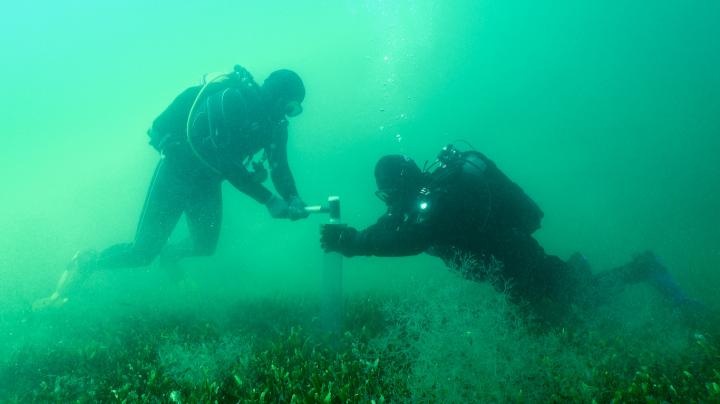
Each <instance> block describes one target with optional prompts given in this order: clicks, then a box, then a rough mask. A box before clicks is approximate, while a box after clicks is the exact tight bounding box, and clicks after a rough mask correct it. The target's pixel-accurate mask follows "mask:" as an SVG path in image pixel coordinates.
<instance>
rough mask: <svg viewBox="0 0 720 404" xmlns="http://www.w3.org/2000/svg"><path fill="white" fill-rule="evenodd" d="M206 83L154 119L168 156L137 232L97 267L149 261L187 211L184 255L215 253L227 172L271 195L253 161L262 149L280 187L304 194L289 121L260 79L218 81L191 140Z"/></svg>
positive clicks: (156, 141)
mask: <svg viewBox="0 0 720 404" xmlns="http://www.w3.org/2000/svg"><path fill="white" fill-rule="evenodd" d="M251 84H254V83H251ZM201 88H202V87H201V86H195V87H190V88H188V89H187V90H185V91H183V92H182V93H181V94H180V95H179V96H178V97H177V98H176V99H175V100H174V101H173V102H172V103H171V104H170V106H168V108H167V109H166V110H165V111H164V112H163V113H162V114H160V115H159V116H158V117H157V118H156V119H155V120H154V122H153V124H152V127H151V129H150V130H149V131H148V134H149V135H150V144H151V145H152V146H153V147H155V148H156V149H157V150H158V151H160V152H161V153H162V158H161V159H160V161H159V163H158V165H157V167H156V169H155V174H154V176H153V178H152V181H151V184H150V188H149V190H148V192H147V197H146V199H145V204H144V207H143V210H142V214H141V215H140V220H139V223H138V226H137V231H136V234H135V239H134V241H133V242H132V243H123V244H117V245H113V246H111V247H109V248H107V249H105V250H104V251H102V252H101V253H100V255H99V259H98V267H100V268H117V267H137V266H144V265H147V264H149V263H150V262H152V260H153V259H154V258H155V257H156V256H157V255H158V254H159V253H160V251H161V250H162V249H163V247H164V246H165V244H166V242H167V240H168V238H169V237H170V234H171V233H172V231H173V229H174V228H175V225H176V224H177V222H178V221H179V219H180V217H181V215H182V214H183V213H184V214H185V216H186V219H187V224H188V229H189V231H190V240H188V241H187V242H185V243H182V244H181V245H179V246H177V247H176V248H175V250H174V251H173V252H172V255H175V258H181V257H183V256H189V255H210V254H212V253H213V252H214V251H215V247H216V245H217V242H218V236H219V233H220V224H221V220H222V194H221V184H222V181H223V180H228V181H229V182H230V183H231V184H232V185H233V186H235V187H236V188H237V189H238V190H240V191H242V192H244V193H246V194H247V195H249V196H250V197H252V198H253V199H255V200H256V201H258V202H260V203H265V202H267V201H268V200H269V199H270V197H271V196H272V193H271V192H270V191H269V190H268V189H267V188H265V187H264V186H263V185H262V183H261V182H258V181H256V180H254V178H253V175H252V172H251V170H249V169H248V168H247V167H248V165H249V164H248V163H249V161H251V160H252V159H253V156H255V155H256V154H257V153H258V152H261V151H264V153H265V156H266V157H267V161H268V163H269V166H270V171H271V177H272V180H273V185H274V186H275V189H276V190H277V191H278V193H279V194H280V195H281V196H282V197H283V198H284V199H285V200H289V199H290V198H292V197H295V196H297V189H296V187H295V181H294V179H293V176H292V174H291V172H290V168H289V166H288V161H287V148H286V147H287V136H288V132H287V121H286V120H285V119H276V120H273V119H270V117H269V116H267V114H266V113H265V112H264V109H263V108H262V102H261V100H260V95H259V93H258V89H257V85H247V86H237V85H233V84H232V82H230V81H228V82H221V83H216V84H211V85H210V86H209V87H208V89H206V90H205V92H203V95H202V97H201V98H202V99H200V100H198V107H196V110H195V116H194V117H193V121H192V122H193V123H192V128H193V130H194V131H195V136H194V137H193V138H194V139H195V140H194V141H193V145H194V148H195V151H193V150H192V148H191V147H190V145H189V144H188V141H187V122H188V116H189V114H190V110H191V108H192V106H193V103H194V102H195V99H196V97H197V96H198V94H199V93H200V91H201ZM213 115H214V116H213ZM220 115H222V116H220ZM209 134H212V136H209ZM196 152H197V153H199V154H200V155H201V156H202V157H203V159H202V160H201V159H200V158H198V156H197V155H196ZM208 165H209V166H208Z"/></svg>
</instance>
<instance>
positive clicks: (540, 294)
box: [491, 232, 590, 324]
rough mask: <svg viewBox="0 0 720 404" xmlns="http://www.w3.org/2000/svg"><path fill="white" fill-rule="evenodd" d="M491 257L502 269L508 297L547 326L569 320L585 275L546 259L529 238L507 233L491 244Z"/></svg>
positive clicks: (587, 276) (515, 233) (537, 244)
mask: <svg viewBox="0 0 720 404" xmlns="http://www.w3.org/2000/svg"><path fill="white" fill-rule="evenodd" d="M492 244H493V246H492V252H491V253H492V255H493V256H495V257H496V258H497V259H498V260H500V261H501V262H502V263H503V265H504V268H503V276H504V277H505V278H507V279H508V280H510V282H511V288H510V295H511V296H512V297H514V298H515V299H516V300H519V301H524V302H526V303H527V304H528V305H529V309H530V310H531V311H532V312H533V313H534V314H536V315H538V316H539V317H540V319H541V320H543V321H545V322H547V323H553V324H560V323H562V322H564V321H566V320H568V319H569V315H570V313H571V312H572V307H573V305H577V304H578V303H579V302H580V300H581V296H582V294H583V293H584V290H585V289H586V286H587V284H588V282H589V279H590V274H589V271H587V273H586V271H578V270H576V269H575V268H573V267H571V266H570V265H568V264H567V263H566V262H564V261H563V260H561V259H560V258H558V257H556V256H553V255H548V254H546V253H545V250H544V249H543V248H542V246H541V245H540V244H539V243H538V242H537V240H535V239H534V238H533V237H532V236H530V235H527V234H524V233H521V232H510V233H508V234H506V235H504V236H502V237H496V239H495V240H494V241H493V243H492Z"/></svg>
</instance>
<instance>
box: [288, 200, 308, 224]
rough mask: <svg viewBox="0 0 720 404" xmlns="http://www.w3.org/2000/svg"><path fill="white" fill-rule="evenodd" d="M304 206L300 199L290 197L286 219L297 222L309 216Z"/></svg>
mask: <svg viewBox="0 0 720 404" xmlns="http://www.w3.org/2000/svg"><path fill="white" fill-rule="evenodd" d="M305 206H306V205H305V202H303V201H302V199H300V197H298V196H293V197H291V198H290V201H289V203H288V218H290V220H298V219H305V218H306V217H308V216H310V213H308V212H307V211H306V210H305Z"/></svg>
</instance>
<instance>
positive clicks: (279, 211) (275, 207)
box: [265, 195, 288, 219]
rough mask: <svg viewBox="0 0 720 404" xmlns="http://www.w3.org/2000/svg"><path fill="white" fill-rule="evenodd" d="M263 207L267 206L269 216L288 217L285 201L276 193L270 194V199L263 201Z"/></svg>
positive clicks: (276, 217)
mask: <svg viewBox="0 0 720 404" xmlns="http://www.w3.org/2000/svg"><path fill="white" fill-rule="evenodd" d="M265 207H267V210H268V212H270V216H272V217H273V218H274V219H284V218H286V217H288V204H287V202H285V201H284V200H282V199H281V198H279V197H277V196H276V195H273V196H271V197H270V199H268V201H267V202H265Z"/></svg>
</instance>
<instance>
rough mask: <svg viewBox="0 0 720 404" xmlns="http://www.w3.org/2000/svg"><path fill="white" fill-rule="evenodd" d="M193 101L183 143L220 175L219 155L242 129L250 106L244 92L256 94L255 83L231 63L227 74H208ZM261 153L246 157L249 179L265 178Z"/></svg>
mask: <svg viewBox="0 0 720 404" xmlns="http://www.w3.org/2000/svg"><path fill="white" fill-rule="evenodd" d="M201 83H202V88H201V89H200V91H199V92H198V95H197V96H196V97H195V100H194V101H193V104H192V107H191V108H190V112H189V113H188V119H187V123H186V137H187V143H188V145H189V146H190V150H192V152H193V154H194V155H195V157H197V158H198V160H199V161H200V162H201V163H202V164H203V165H205V166H206V167H207V168H208V169H210V170H211V171H212V172H214V173H216V174H218V175H222V173H223V170H222V168H221V166H222V165H224V164H226V162H225V161H223V160H224V159H223V155H224V154H227V151H228V150H227V148H228V146H229V145H230V144H231V142H232V141H233V139H232V137H233V135H235V134H236V133H235V132H243V131H244V130H243V129H244V127H245V126H247V122H245V121H243V120H246V119H247V115H248V113H249V110H250V107H249V106H248V104H247V102H246V101H247V100H246V94H248V93H250V94H252V93H254V94H258V93H259V86H258V84H257V83H256V82H255V80H254V79H253V77H252V75H251V74H250V72H248V71H247V70H246V69H245V68H243V67H242V66H240V65H235V66H234V68H233V71H232V72H230V73H208V74H205V75H204V76H203V78H202V82H201ZM266 159H267V157H266V156H265V155H264V154H263V156H262V158H261V159H260V160H254V159H253V156H252V155H249V156H246V157H245V159H244V161H243V162H242V165H243V166H245V168H246V170H247V171H248V173H249V174H250V177H251V180H252V181H253V182H263V181H265V179H267V177H268V175H267V169H266V168H265V165H264V162H265V160H266Z"/></svg>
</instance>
